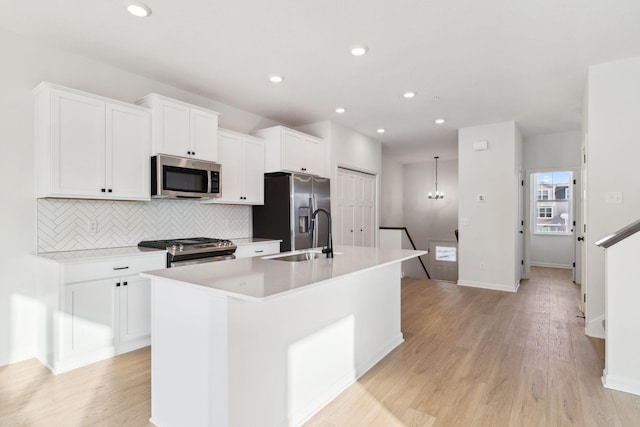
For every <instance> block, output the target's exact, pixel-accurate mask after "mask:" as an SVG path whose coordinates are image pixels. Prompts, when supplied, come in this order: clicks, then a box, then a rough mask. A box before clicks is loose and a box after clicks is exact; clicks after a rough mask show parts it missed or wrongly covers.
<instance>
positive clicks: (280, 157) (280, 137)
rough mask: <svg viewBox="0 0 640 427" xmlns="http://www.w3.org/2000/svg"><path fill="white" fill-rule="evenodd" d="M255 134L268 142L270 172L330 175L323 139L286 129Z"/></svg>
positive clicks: (267, 164) (276, 128) (267, 161)
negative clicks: (326, 172) (325, 168)
mask: <svg viewBox="0 0 640 427" xmlns="http://www.w3.org/2000/svg"><path fill="white" fill-rule="evenodd" d="M252 134H253V135H255V136H259V137H260V138H263V139H264V140H265V171H266V172H278V171H290V172H302V173H308V174H310V175H317V176H326V174H325V172H324V168H323V165H324V146H323V144H324V142H323V140H322V139H320V138H316V137H315V136H311V135H308V134H306V133H303V132H299V131H296V130H293V129H288V128H286V127H283V126H274V127H271V128H267V129H260V130H257V131H254V132H252Z"/></svg>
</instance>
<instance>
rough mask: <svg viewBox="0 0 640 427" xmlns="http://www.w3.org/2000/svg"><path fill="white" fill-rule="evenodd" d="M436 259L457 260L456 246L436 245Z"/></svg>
mask: <svg viewBox="0 0 640 427" xmlns="http://www.w3.org/2000/svg"><path fill="white" fill-rule="evenodd" d="M436 261H448V262H456V248H455V247H452V246H436Z"/></svg>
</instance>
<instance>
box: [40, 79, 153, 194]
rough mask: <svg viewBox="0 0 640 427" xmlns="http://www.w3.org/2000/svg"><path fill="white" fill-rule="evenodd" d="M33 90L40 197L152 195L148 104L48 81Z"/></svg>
mask: <svg viewBox="0 0 640 427" xmlns="http://www.w3.org/2000/svg"><path fill="white" fill-rule="evenodd" d="M34 93H35V94H36V132H35V136H36V158H37V188H38V190H37V194H38V197H64V198H90V199H115V200H149V199H150V187H149V179H150V175H149V173H150V172H149V156H150V144H151V139H150V138H151V131H150V123H151V116H150V112H149V111H148V110H147V109H146V108H142V107H138V106H136V105H131V104H126V103H123V102H119V101H115V100H110V99H108V98H104V97H100V96H97V95H92V94H89V93H85V92H81V91H77V90H74V89H69V88H65V87H62V86H57V85H53V84H50V83H42V84H40V85H39V86H38V87H36V89H34Z"/></svg>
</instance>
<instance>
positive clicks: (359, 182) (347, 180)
mask: <svg viewBox="0 0 640 427" xmlns="http://www.w3.org/2000/svg"><path fill="white" fill-rule="evenodd" d="M334 188H335V189H336V194H335V195H334V205H335V209H334V210H333V211H334V221H335V227H334V240H335V241H336V242H339V244H342V245H347V246H374V245H375V224H376V221H375V206H376V196H375V195H376V177H375V175H371V174H368V173H364V172H358V171H354V170H350V169H346V168H338V174H337V182H336V185H335V187H334Z"/></svg>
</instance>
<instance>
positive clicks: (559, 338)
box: [305, 268, 640, 427]
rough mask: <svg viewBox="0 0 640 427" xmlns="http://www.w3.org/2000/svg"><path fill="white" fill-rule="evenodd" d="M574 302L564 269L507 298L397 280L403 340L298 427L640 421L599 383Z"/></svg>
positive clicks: (599, 362) (537, 275)
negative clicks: (400, 297)
mask: <svg viewBox="0 0 640 427" xmlns="http://www.w3.org/2000/svg"><path fill="white" fill-rule="evenodd" d="M578 300H579V287H578V286H576V285H575V284H573V283H572V281H571V272H570V271H569V270H560V269H550V268H534V269H533V271H532V277H531V279H530V280H525V281H523V282H522V285H521V287H520V290H519V291H518V292H517V293H515V294H511V293H505V292H497V291H488V290H481V289H473V288H463V287H458V286H456V285H453V284H450V283H445V282H437V281H428V280H418V279H405V281H404V282H403V288H402V307H403V312H402V330H403V333H404V336H405V342H404V343H403V344H402V345H401V346H400V347H398V348H397V349H395V350H394V351H393V352H392V353H391V354H389V355H388V356H387V357H386V358H385V359H383V360H382V361H381V362H380V363H378V364H377V365H376V366H375V367H374V368H373V369H371V370H370V371H369V372H367V373H366V374H365V375H364V376H363V377H362V378H360V380H359V381H358V382H356V383H355V384H354V385H352V386H351V387H350V388H349V389H347V390H346V391H345V392H344V393H342V394H341V395H340V396H338V398H337V399H335V400H334V401H333V402H331V403H330V404H329V405H327V406H326V407H325V408H324V409H323V410H322V411H320V412H319V413H318V414H316V416H314V417H313V418H312V419H311V420H309V421H308V422H307V423H306V425H305V426H306V427H337V426H433V427H449V426H491V427H495V426H628V427H636V426H640V397H639V396H634V395H631V394H627V393H622V392H616V391H613V390H608V389H605V388H604V387H603V386H602V383H601V382H600V377H601V375H602V369H603V368H604V341H603V340H598V339H593V338H588V337H586V336H585V335H584V319H582V318H580V317H578V316H579V315H580V312H579V311H578Z"/></svg>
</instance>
